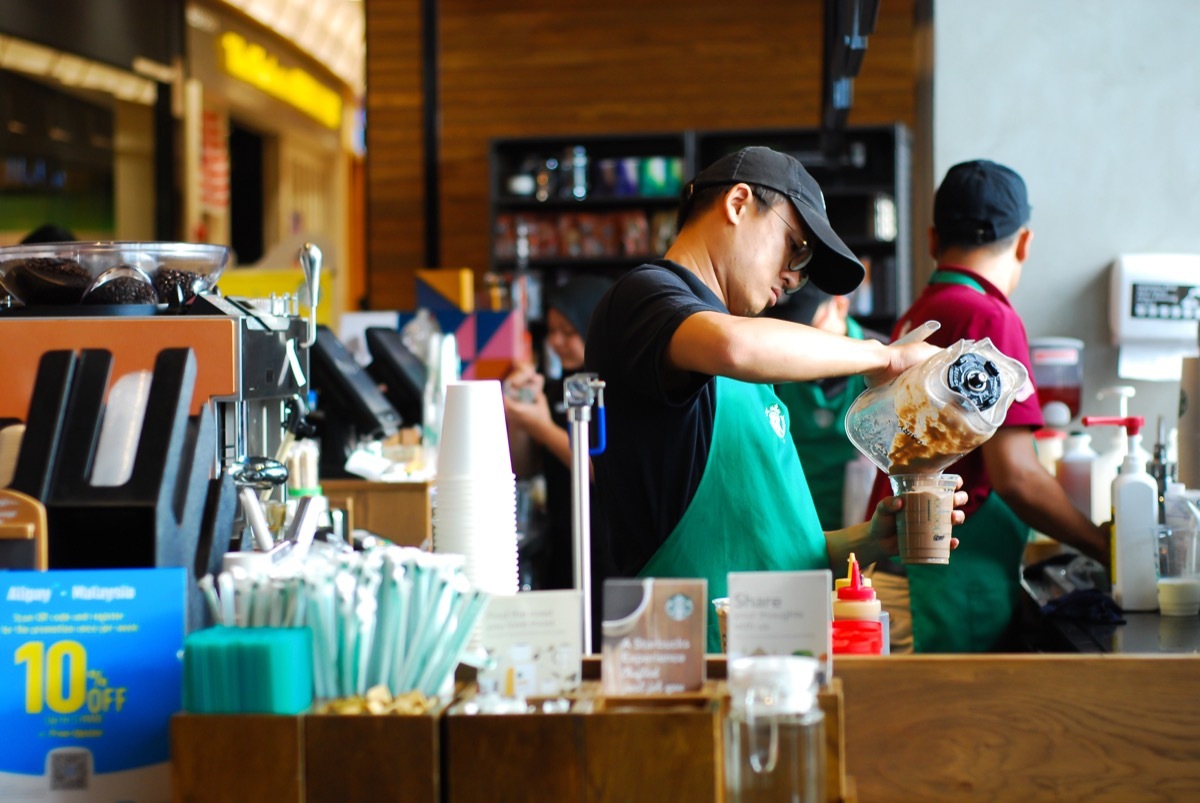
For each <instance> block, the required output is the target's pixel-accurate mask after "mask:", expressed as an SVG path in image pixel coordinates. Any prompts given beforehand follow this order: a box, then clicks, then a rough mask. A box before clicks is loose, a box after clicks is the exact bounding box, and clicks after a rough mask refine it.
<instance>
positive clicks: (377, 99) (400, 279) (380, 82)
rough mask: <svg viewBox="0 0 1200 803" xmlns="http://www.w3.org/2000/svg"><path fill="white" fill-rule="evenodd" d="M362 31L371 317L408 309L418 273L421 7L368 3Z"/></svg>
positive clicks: (404, 1) (421, 247)
mask: <svg viewBox="0 0 1200 803" xmlns="http://www.w3.org/2000/svg"><path fill="white" fill-rule="evenodd" d="M365 12H366V23H367V159H366V163H367V171H366V172H367V179H366V193H367V204H366V231H367V233H366V237H367V245H366V260H367V282H366V284H367V287H366V290H367V295H368V299H369V304H370V306H372V307H374V308H376V309H412V307H413V306H415V304H416V293H415V289H414V287H413V281H412V271H413V270H414V269H415V268H419V267H424V265H423V262H424V258H425V243H424V236H425V186H424V178H423V177H424V161H423V160H424V152H425V150H424V143H423V141H422V129H421V119H422V116H421V113H422V106H421V104H422V97H423V95H422V91H421V80H422V71H421V4H420V1H419V0H371V1H370V2H367V3H366V6H365Z"/></svg>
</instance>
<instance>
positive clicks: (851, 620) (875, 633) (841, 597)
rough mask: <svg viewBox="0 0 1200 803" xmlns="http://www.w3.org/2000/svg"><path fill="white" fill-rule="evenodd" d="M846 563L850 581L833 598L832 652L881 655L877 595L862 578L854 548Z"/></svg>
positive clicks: (881, 637) (881, 628)
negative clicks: (847, 563)
mask: <svg viewBox="0 0 1200 803" xmlns="http://www.w3.org/2000/svg"><path fill="white" fill-rule="evenodd" d="M849 563H850V568H849V572H848V577H849V582H848V583H847V584H846V585H844V586H842V587H840V588H838V590H837V599H835V600H834V602H833V654H834V655H880V654H882V653H883V626H882V625H881V624H880V622H879V614H880V611H881V606H880V604H879V599H878V598H876V596H875V589H873V588H871V586H869V585H867V584H866V583H864V582H863V577H862V572H861V570H860V569H859V567H858V558H856V557H854V553H853V552H851V553H850V561H849ZM868 582H869V581H868Z"/></svg>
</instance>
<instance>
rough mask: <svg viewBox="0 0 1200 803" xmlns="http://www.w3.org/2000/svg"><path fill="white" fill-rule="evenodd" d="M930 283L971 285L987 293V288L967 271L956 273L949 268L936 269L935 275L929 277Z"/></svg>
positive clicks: (976, 289) (974, 288) (973, 288)
mask: <svg viewBox="0 0 1200 803" xmlns="http://www.w3.org/2000/svg"><path fill="white" fill-rule="evenodd" d="M929 283H930V284H961V285H962V286H964V287H970V288H971V289H972V290H975V291H977V292H980V293H983V294H984V295H985V296H986V295H987V290H984V289H983V285H982V284H980V283H979V282H978V281H977V280H976V279H974V278H972V277H970V276H968V275H966V274H965V273H955V272H953V271H949V270H935V271H934V272H933V275H932V276H930V277H929Z"/></svg>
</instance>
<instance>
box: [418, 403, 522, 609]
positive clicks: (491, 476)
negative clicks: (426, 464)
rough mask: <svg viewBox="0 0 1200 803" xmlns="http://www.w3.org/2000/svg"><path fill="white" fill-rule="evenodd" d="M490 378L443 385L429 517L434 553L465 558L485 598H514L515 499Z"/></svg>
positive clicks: (498, 405)
mask: <svg viewBox="0 0 1200 803" xmlns="http://www.w3.org/2000/svg"><path fill="white" fill-rule="evenodd" d="M500 393H501V391H500V383H499V382H497V381H495V380H485V381H475V382H453V383H450V384H448V385H447V386H446V399H445V408H444V410H443V413H442V434H441V439H440V446H439V454H438V475H437V498H436V502H435V506H434V512H433V548H434V551H435V552H446V553H455V554H460V555H463V556H464V557H465V559H466V562H465V565H464V567H463V570H464V572H465V574H466V575H467V578H468V579H469V580H470V581H471V583H472V584H473V585H474V586H475V587H476V588H478V589H480V590H482V591H486V592H488V593H489V594H515V593H517V588H518V587H519V586H518V577H519V570H518V567H517V501H516V500H517V496H516V482H515V478H514V476H513V470H512V460H511V459H510V457H509V453H508V431H507V429H506V428H505V424H504V401H503V398H502V397H501V395H500Z"/></svg>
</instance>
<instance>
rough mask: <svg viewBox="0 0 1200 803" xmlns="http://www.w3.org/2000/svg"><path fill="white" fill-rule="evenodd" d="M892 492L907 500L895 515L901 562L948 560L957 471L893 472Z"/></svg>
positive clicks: (942, 561) (947, 561)
mask: <svg viewBox="0 0 1200 803" xmlns="http://www.w3.org/2000/svg"><path fill="white" fill-rule="evenodd" d="M888 479H890V480H891V483H892V493H894V494H895V495H896V496H899V497H900V498H901V499H903V500H904V508H903V509H902V510H901V511H900V512H899V513H898V514H897V515H896V534H897V535H898V536H899V537H900V561H901V562H902V563H934V564H938V563H949V562H950V529H951V526H952V519H951V516H952V514H953V513H954V489H955V488H956V487H957V485H958V479H959V477H958V475H957V474H893V475H891V477H889V478H888Z"/></svg>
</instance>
